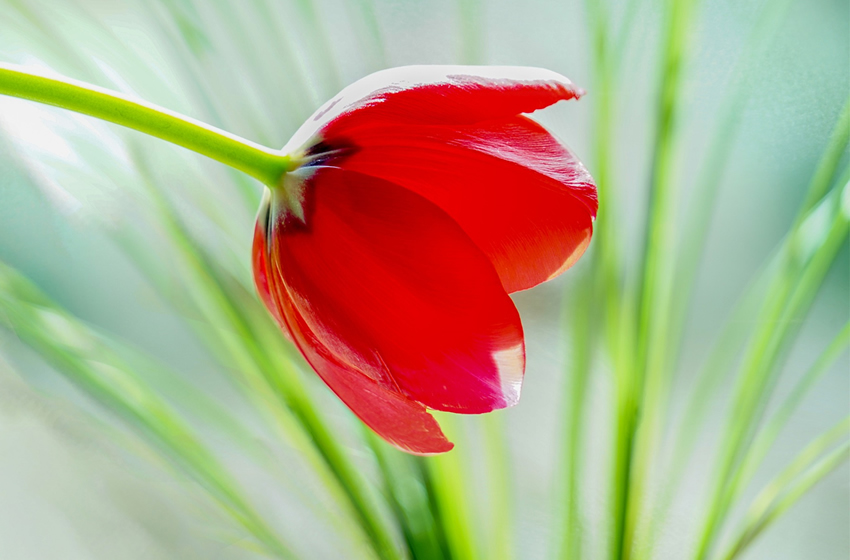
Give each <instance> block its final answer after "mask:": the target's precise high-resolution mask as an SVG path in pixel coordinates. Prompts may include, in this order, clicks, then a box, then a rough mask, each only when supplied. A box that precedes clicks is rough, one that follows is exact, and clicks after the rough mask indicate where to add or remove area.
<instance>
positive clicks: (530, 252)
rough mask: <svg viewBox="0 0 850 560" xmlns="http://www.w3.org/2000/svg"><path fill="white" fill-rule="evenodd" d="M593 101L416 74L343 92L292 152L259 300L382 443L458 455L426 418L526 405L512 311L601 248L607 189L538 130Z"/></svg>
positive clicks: (260, 251) (438, 71)
mask: <svg viewBox="0 0 850 560" xmlns="http://www.w3.org/2000/svg"><path fill="white" fill-rule="evenodd" d="M582 93H583V92H582V91H581V90H580V89H579V88H577V87H576V86H574V85H573V84H572V83H571V82H570V81H569V80H568V79H566V78H564V77H563V76H561V75H559V74H556V73H554V72H550V71H547V70H542V69H537V68H509V67H462V66H451V67H448V66H410V67H402V68H395V69H391V70H385V71H382V72H378V73H375V74H372V75H370V76H367V77H366V78H363V79H362V80H360V81H358V82H356V83H354V84H352V85H351V86H349V87H347V88H346V89H344V90H343V91H342V92H341V93H340V94H339V95H337V96H336V97H334V98H333V99H332V100H331V101H329V102H328V103H326V104H325V105H324V106H323V107H321V108H320V109H319V110H318V111H316V113H315V114H314V115H313V116H312V117H310V119H309V120H308V121H307V122H306V123H305V124H304V125H303V126H302V127H301V128H300V129H299V130H298V131H297V132H296V133H295V135H294V137H293V138H292V140H291V141H290V142H289V143H288V144H287V145H286V146H285V147H284V149H283V151H284V152H285V153H287V154H290V156H291V157H292V159H293V161H294V163H295V164H296V165H297V168H296V169H294V170H293V171H290V172H288V173H286V174H285V175H284V177H283V179H282V181H281V183H280V185H279V186H278V187H276V188H272V189H270V190H269V191H267V192H266V196H265V198H264V200H263V204H262V207H261V208H260V212H259V216H258V218H257V225H256V229H255V234H254V248H253V267H254V278H255V282H256V285H257V290H258V292H259V294H260V297H261V298H262V300H263V302H264V303H265V305H266V307H268V309H269V311H270V312H271V314H272V315H273V316H274V317H275V319H276V321H277V322H278V324H279V325H280V327H281V329H282V330H283V331H284V333H285V334H286V335H287V336H288V337H289V338H290V339H291V340H292V342H293V343H294V344H295V345H296V346H297V347H298V349H299V350H300V352H301V353H302V354H303V356H304V358H305V359H306V360H307V362H308V363H309V364H310V365H311V366H312V367H313V369H315V370H316V372H317V373H318V375H319V376H320V377H321V378H322V380H324V382H325V383H326V384H327V385H328V387H330V389H331V390H332V391H333V392H334V393H336V395H337V396H338V397H339V398H340V399H341V400H342V401H343V402H344V403H345V404H346V405H347V406H348V407H349V408H350V409H351V410H352V411H353V412H354V413H355V414H356V415H357V416H358V417H359V418H360V419H361V420H362V421H363V422H364V423H366V424H367V425H368V426H369V427H370V428H371V429H372V430H374V431H375V432H376V433H377V434H378V435H380V436H381V437H382V438H384V439H385V440H386V441H388V442H390V443H391V444H393V445H395V446H396V447H398V448H400V449H402V450H404V451H407V452H410V453H417V454H433V453H441V452H445V451H448V450H450V449H451V448H452V444H451V443H450V442H449V441H448V439H446V437H445V436H444V435H443V433H442V431H441V430H440V427H439V425H438V424H437V422H436V420H434V418H433V417H432V416H431V415H430V414H429V413H428V409H433V410H441V411H448V412H455V413H461V414H478V413H484V412H489V411H492V410H495V409H500V408H505V407H509V406H512V405H514V404H516V403H517V401H518V400H519V396H520V388H521V384H522V379H523V375H524V370H525V344H524V340H523V330H522V324H521V323H520V318H519V314H518V313H517V310H516V307H515V306H514V304H513V302H512V301H511V299H510V297H509V296H508V294H509V293H512V292H516V291H518V290H524V289H527V288H531V287H533V286H535V285H537V284H539V283H541V282H545V281H546V280H550V279H552V278H554V277H555V276H558V275H559V274H560V273H562V272H563V271H564V270H566V269H567V268H569V267H570V266H571V265H572V264H574V263H575V262H576V260H577V259H578V258H579V257H580V256H581V255H582V253H584V251H585V249H586V248H587V246H588V243H589V242H590V238H591V234H592V232H593V220H594V218H595V216H596V209H597V199H596V187H595V185H594V183H593V179H592V178H591V177H590V175H589V174H588V173H587V171H586V170H585V168H584V166H582V164H581V163H580V162H579V161H578V159H577V158H576V157H575V156H574V155H573V154H572V153H571V152H570V151H569V150H568V149H567V148H566V147H565V146H564V145H563V144H562V143H560V142H559V141H558V140H557V139H556V138H555V137H554V136H553V135H552V134H550V133H549V132H547V131H546V130H545V129H544V128H543V127H542V126H540V125H539V124H537V123H536V122H534V121H533V120H531V119H529V118H527V117H525V116H524V115H523V114H524V113H530V112H533V111H535V110H537V109H541V108H544V107H547V106H549V105H551V104H553V103H555V102H557V101H559V100H562V99H564V100H568V99H576V98H578V97H579V96H581V95H582Z"/></svg>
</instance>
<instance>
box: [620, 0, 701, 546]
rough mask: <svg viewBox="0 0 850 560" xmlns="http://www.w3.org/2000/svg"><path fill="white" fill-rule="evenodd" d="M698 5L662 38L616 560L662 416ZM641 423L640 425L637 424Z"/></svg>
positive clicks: (683, 9)
mask: <svg viewBox="0 0 850 560" xmlns="http://www.w3.org/2000/svg"><path fill="white" fill-rule="evenodd" d="M695 8H696V1H694V0H681V1H675V0H674V1H671V2H669V3H668V6H667V17H668V18H669V19H668V22H667V27H666V33H667V37H666V40H665V43H664V46H663V50H662V57H663V58H662V65H663V67H662V74H661V91H660V93H659V107H658V124H657V127H658V128H657V131H656V139H655V143H654V153H653V160H652V177H651V184H650V190H649V213H648V215H647V224H646V237H645V239H644V255H643V259H642V261H641V262H642V263H643V276H642V278H641V287H640V289H639V290H638V294H639V297H640V303H639V309H638V323H637V333H636V334H637V339H636V341H637V347H636V358H635V368H634V371H633V376H634V379H633V381H632V382H631V387H632V389H633V391H634V392H633V394H632V395H628V396H626V397H625V398H623V399H621V405H622V406H624V407H626V408H624V409H622V412H621V423H620V429H621V430H622V433H621V434H620V435H619V437H618V440H619V442H620V445H621V447H620V446H618V450H617V452H616V459H615V461H616V465H617V474H616V476H617V478H616V480H615V485H616V486H615V488H617V496H618V498H619V501H618V502H617V503H616V509H615V519H616V522H617V525H616V527H615V532H614V539H615V541H614V542H615V546H614V551H615V558H619V559H624V560H626V559H628V558H630V557H631V555H632V552H633V547H634V543H635V533H636V531H637V518H638V515H639V513H640V510H641V501H642V498H643V492H644V486H645V484H646V477H647V472H648V465H649V461H650V458H651V456H652V454H653V453H654V449H655V445H656V444H657V442H656V437H657V433H658V431H659V426H660V425H661V423H662V418H663V414H664V412H665V410H666V392H667V385H668V379H667V378H668V369H669V364H668V361H669V352H668V349H667V348H668V347H667V335H668V333H669V328H670V319H671V316H672V298H671V294H672V287H673V246H674V240H675V238H676V236H675V219H674V211H675V202H676V200H675V194H676V193H675V189H674V177H673V175H674V162H675V146H676V132H677V127H676V125H677V117H678V104H679V99H680V95H679V90H680V85H681V78H682V67H683V65H684V62H685V59H686V56H687V50H688V38H689V37H690V35H691V34H690V27H691V23H692V19H693V14H694V12H695ZM639 417H640V420H638V418H639Z"/></svg>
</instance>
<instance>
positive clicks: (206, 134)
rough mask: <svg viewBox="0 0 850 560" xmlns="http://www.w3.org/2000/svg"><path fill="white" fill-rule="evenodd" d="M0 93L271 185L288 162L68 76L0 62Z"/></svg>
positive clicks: (269, 151)
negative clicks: (145, 137)
mask: <svg viewBox="0 0 850 560" xmlns="http://www.w3.org/2000/svg"><path fill="white" fill-rule="evenodd" d="M0 94H3V95H10V96H12V97H20V98H22V99H28V100H30V101H37V102H39V103H45V104H48V105H55V106H57V107H61V108H63V109H68V110H70V111H75V112H77V113H82V114H85V115H90V116H92V117H96V118H99V119H103V120H105V121H109V122H113V123H115V124H120V125H122V126H126V127H128V128H132V129H134V130H138V131H140V132H144V133H146V134H149V135H151V136H155V137H157V138H161V139H163V140H166V141H168V142H171V143H173V144H177V145H178V146H182V147H184V148H188V149H190V150H192V151H195V152H198V153H199V154H203V155H205V156H207V157H210V158H212V159H214V160H217V161H219V162H221V163H224V164H225V165H229V166H230V167H233V168H235V169H238V170H240V171H243V172H245V173H247V174H248V175H250V176H252V177H254V178H255V179H257V180H259V181H261V182H262V183H263V184H265V185H268V186H270V187H275V186H277V185H278V184H279V182H280V178H281V177H282V176H283V174H284V173H286V172H287V171H290V170H292V168H293V165H292V163H291V161H290V159H289V157H288V156H286V155H283V154H282V153H281V152H280V151H278V150H272V149H271V148H266V147H264V146H260V145H259V144H255V143H253V142H251V141H249V140H245V139H243V138H239V137H238V136H235V135H233V134H230V133H228V132H224V131H223V130H219V129H217V128H215V127H212V126H209V125H207V124H204V123H201V122H200V121H196V120H194V119H191V118H189V117H184V116H182V115H179V114H177V113H175V112H173V111H170V110H168V109H165V108H163V107H158V106H156V105H153V104H151V103H147V102H144V101H134V100H131V99H129V98H127V97H125V96H123V95H121V94H120V93H116V92H112V91H109V90H107V89H103V88H100V87H97V86H93V85H91V84H86V83H83V82H78V81H76V80H71V79H69V78H62V77H50V76H46V75H43V74H39V73H37V72H35V71H33V70H30V69H28V68H25V67H23V66H18V65H14V64H6V63H0Z"/></svg>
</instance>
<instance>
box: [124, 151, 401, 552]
mask: <svg viewBox="0 0 850 560" xmlns="http://www.w3.org/2000/svg"><path fill="white" fill-rule="evenodd" d="M137 163H138V164H139V169H140V170H145V169H146V165H145V163H144V161H142V160H137ZM150 186H151V189H152V192H156V188H155V186H154V183H153V182H152V180H151V181H150ZM157 200H158V201H159V203H160V204H161V209H160V211H161V217H162V219H163V225H164V226H165V227H166V228H167V231H168V234H169V238H170V240H171V242H172V243H173V244H174V247H175V248H176V249H177V250H178V251H179V254H180V255H181V262H182V263H183V265H184V266H185V270H186V272H187V274H188V275H189V276H188V281H189V283H190V290H189V291H190V294H191V295H192V297H193V298H195V299H196V300H197V302H198V306H199V309H200V310H201V311H202V312H203V313H204V315H205V316H206V317H207V319H208V320H209V321H210V322H211V323H212V324H214V325H218V328H217V329H216V331H215V332H216V333H217V334H218V335H219V336H220V337H223V338H219V339H218V341H217V343H216V344H219V345H221V344H223V345H224V348H225V349H226V350H227V352H228V354H229V355H231V356H234V357H236V358H237V360H238V363H239V364H240V365H241V367H240V370H241V372H242V373H243V374H244V373H248V374H251V375H252V377H251V378H250V379H249V386H251V387H253V388H254V389H255V390H256V389H259V391H260V394H261V395H262V394H264V393H265V391H264V390H263V388H262V385H264V384H265V385H267V387H268V388H270V389H271V390H272V392H273V394H275V395H277V397H278V398H279V399H281V402H282V403H284V404H285V405H286V407H285V408H279V407H275V408H274V409H273V412H272V414H273V416H274V417H275V418H279V419H280V418H281V415H283V417H282V421H283V424H282V425H283V426H284V427H286V426H291V425H292V421H291V420H290V419H289V418H288V417H289V415H290V413H289V411H291V413H292V414H294V416H295V419H296V420H297V422H298V423H299V424H300V425H301V427H302V428H303V429H304V430H305V431H306V433H307V434H308V435H309V437H310V439H311V440H312V442H313V444H314V445H315V447H316V449H317V451H318V452H319V454H320V456H321V458H322V460H323V463H324V464H325V467H326V468H327V469H329V473H330V474H332V475H333V477H334V479H335V480H336V483H337V484H339V485H340V487H341V489H342V490H343V492H344V494H345V496H346V498H347V500H348V502H349V504H350V506H351V507H352V508H353V511H354V513H355V515H356V518H357V519H358V521H359V523H360V525H361V527H362V528H363V530H364V532H365V533H366V535H367V536H368V537H369V539H370V541H371V542H372V544H373V548H374V549H375V551H376V553H377V554H378V555H379V556H381V557H382V558H396V557H397V555H398V551H397V547H396V544H395V539H394V538H393V536H392V530H391V529H390V528H389V527H387V526H386V522H385V520H384V518H383V515H382V514H381V513H380V511H379V510H378V507H377V504H376V503H375V500H374V497H373V496H372V493H371V491H370V490H369V489H368V487H367V485H366V481H365V480H364V479H363V477H362V475H361V474H360V473H358V472H357V470H356V469H355V468H354V466H353V465H352V464H351V463H350V460H349V459H348V457H347V456H346V455H345V453H344V451H343V450H342V448H341V446H340V444H339V442H338V441H337V440H336V438H334V437H333V435H332V433H331V432H330V430H329V429H328V428H327V426H326V424H325V422H324V420H322V418H321V416H320V415H319V413H318V412H317V411H316V410H315V407H314V406H313V404H312V400H311V398H310V397H309V395H308V393H307V390H306V388H305V387H304V385H303V382H302V380H301V379H300V377H299V375H298V374H297V372H296V370H295V369H294V367H293V365H292V364H291V362H290V361H289V360H288V359H286V358H284V357H283V356H281V355H280V354H278V353H275V352H274V351H271V350H269V349H268V348H267V347H265V346H264V345H262V344H261V341H263V340H269V339H271V340H270V342H271V343H273V344H274V345H277V346H280V345H282V344H285V343H284V342H283V340H282V339H281V337H280V335H279V334H277V336H274V337H269V336H267V335H263V334H261V333H260V332H258V330H257V328H256V327H257V322H256V321H255V320H252V319H251V318H250V315H249V313H250V312H248V311H247V310H246V309H245V308H244V307H243V306H241V305H239V303H238V302H237V301H235V300H234V298H233V297H232V296H231V295H230V294H229V291H228V289H227V287H226V285H227V282H226V281H224V280H223V279H222V278H220V274H219V273H218V272H217V269H216V267H215V266H214V265H213V264H212V262H211V260H210V258H209V257H208V256H207V255H205V253H204V252H203V251H202V250H201V248H200V247H198V246H197V245H195V244H194V243H193V242H192V240H191V238H190V237H189V236H188V234H187V233H186V231H185V230H184V229H183V227H182V225H181V224H180V222H179V220H178V219H177V218H176V216H175V215H174V212H173V211H172V210H171V209H170V208H169V207H168V205H167V202H166V200H165V199H164V198H162V197H161V196H158V197H157ZM258 305H259V304H258V303H257V302H256V301H254V308H257V307H258ZM260 313H264V312H262V311H260ZM262 324H263V326H262V327H260V328H261V329H262V330H269V329H274V330H275V331H276V327H274V326H273V325H271V322H270V321H269V320H268V319H267V320H266V321H264V322H263V323H262ZM273 347H274V346H272V348H273ZM213 350H214V351H215V350H216V348H215V347H213ZM219 351H220V349H219ZM260 402H265V403H268V401H267V400H265V399H261V401H260ZM288 431H289V432H290V433H291V430H288ZM316 466H317V467H318V466H319V465H316Z"/></svg>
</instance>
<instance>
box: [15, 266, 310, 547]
mask: <svg viewBox="0 0 850 560" xmlns="http://www.w3.org/2000/svg"><path fill="white" fill-rule="evenodd" d="M0 286H2V290H0V312H2V313H0V316H1V317H2V318H3V319H4V320H5V322H7V323H8V324H9V326H10V327H11V328H12V329H13V331H14V332H15V334H16V335H17V336H18V337H20V338H21V340H22V341H23V342H25V343H26V344H28V345H29V346H31V347H32V348H33V349H35V350H37V351H38V352H39V354H41V355H42V356H43V357H44V358H45V359H46V361H48V362H49V363H51V364H52V365H53V366H54V367H56V368H57V370H59V371H60V372H61V373H63V374H64V375H65V376H66V377H68V378H69V380H70V381H72V382H73V383H75V384H76V385H78V386H80V387H82V388H83V389H84V390H85V391H86V392H87V393H89V394H90V395H92V396H94V397H95V398H96V399H97V400H98V401H99V402H102V403H105V404H106V405H107V406H108V407H109V408H110V409H112V411H113V412H116V413H117V414H119V415H120V416H123V417H124V418H126V419H128V420H129V421H130V422H131V423H132V424H133V425H134V426H135V427H136V428H138V429H139V430H141V431H142V432H143V434H144V435H146V436H147V437H148V438H149V439H150V440H151V441H152V442H153V443H154V444H155V445H156V446H157V447H158V448H159V449H160V451H162V452H163V453H165V454H166V455H167V456H168V457H170V458H172V459H173V460H174V461H176V463H177V464H178V465H180V466H181V467H182V468H183V469H184V470H185V471H186V472H187V473H188V474H189V475H190V476H191V477H192V478H194V479H195V480H196V481H197V482H198V483H200V484H201V486H202V487H203V488H205V489H206V490H207V491H208V492H209V493H210V495H211V496H212V498H213V499H215V500H216V501H217V502H218V503H219V505H220V506H221V507H222V508H223V509H224V511H225V512H227V513H228V514H229V515H230V516H231V517H232V518H233V519H234V520H235V521H237V522H238V523H239V524H240V525H241V526H242V527H243V528H244V529H245V530H247V531H248V532H249V533H251V534H252V535H253V536H254V537H255V538H256V539H257V540H258V542H259V543H260V544H261V545H262V546H263V547H264V549H265V550H266V551H267V552H268V553H271V554H273V555H275V556H277V557H279V558H295V555H294V554H293V553H292V552H291V551H290V550H289V548H288V547H287V546H286V545H285V544H284V543H283V541H281V540H280V539H279V538H278V537H277V535H276V534H275V533H274V531H273V530H272V529H271V528H270V527H269V526H268V525H267V524H266V522H265V521H264V520H263V519H262V517H261V516H260V515H259V514H258V513H257V512H256V511H255V510H254V509H253V507H252V506H251V505H250V503H249V502H248V500H247V499H246V498H245V497H244V495H243V494H242V491H241V489H240V488H239V486H238V484H237V483H236V481H235V480H234V479H233V478H232V477H231V475H230V473H229V472H228V471H227V470H226V469H225V468H224V467H223V465H221V463H220V462H219V461H218V459H217V458H216V457H215V456H214V455H213V454H212V453H211V452H210V451H209V449H207V448H206V446H204V445H203V443H202V442H201V441H200V440H199V439H198V438H197V437H196V435H195V434H194V433H193V432H192V431H191V429H190V428H189V427H188V426H187V425H186V424H185V423H184V421H183V419H182V418H181V417H180V416H179V415H178V414H177V413H176V412H174V411H173V410H172V409H171V408H170V407H169V406H168V405H167V404H166V403H165V402H164V401H162V400H161V399H160V398H159V397H158V396H157V395H156V394H155V393H153V392H152V391H150V390H149V388H148V387H147V386H146V385H145V384H143V383H141V382H140V381H139V380H138V379H136V378H135V377H134V376H133V375H132V372H131V370H129V369H127V368H126V367H125V365H124V364H123V363H122V361H121V360H120V359H119V358H117V357H116V356H113V355H112V352H111V351H110V350H109V348H107V347H106V346H105V345H104V344H102V343H101V342H100V341H99V340H98V339H97V337H96V336H95V335H94V334H93V333H92V332H91V331H90V330H89V329H87V328H86V327H85V326H84V325H82V324H80V323H79V322H77V321H76V320H75V318H73V317H70V316H69V315H67V313H65V312H64V310H62V309H61V308H59V307H58V306H56V305H55V304H54V303H53V302H52V301H50V300H49V299H48V298H47V297H46V296H45V295H44V294H42V293H41V292H40V290H38V289H37V288H36V287H35V286H33V285H32V284H30V283H29V282H28V281H27V280H25V279H24V278H23V277H21V276H20V275H19V274H18V273H16V272H15V271H13V270H12V269H11V268H9V267H7V266H6V265H4V264H2V263H0Z"/></svg>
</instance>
